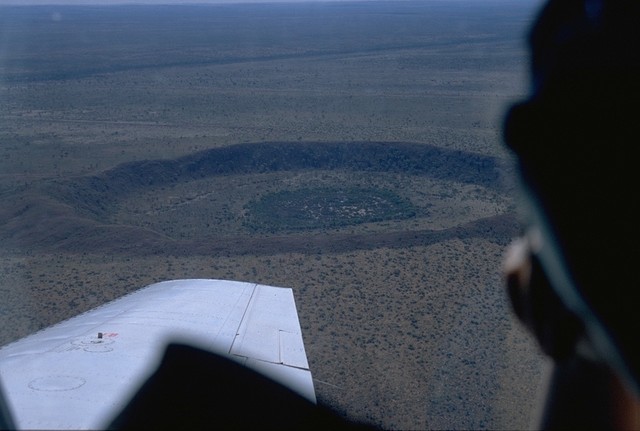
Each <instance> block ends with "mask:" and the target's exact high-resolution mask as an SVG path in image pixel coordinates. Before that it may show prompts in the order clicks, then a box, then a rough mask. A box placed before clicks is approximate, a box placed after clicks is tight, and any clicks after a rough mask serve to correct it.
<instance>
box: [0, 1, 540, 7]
mask: <svg viewBox="0 0 640 431" xmlns="http://www.w3.org/2000/svg"><path fill="white" fill-rule="evenodd" d="M380 1H388V2H408V1H416V0H0V6H44V5H52V6H53V5H56V6H109V5H161V4H162V5H189V4H234V3H237V4H239V3H335V2H380ZM418 1H428V2H462V1H469V2H484V3H526V2H529V3H532V4H536V3H542V2H543V0H418Z"/></svg>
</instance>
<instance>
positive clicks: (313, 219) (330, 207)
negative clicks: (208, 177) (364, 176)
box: [247, 187, 416, 232]
mask: <svg viewBox="0 0 640 431" xmlns="http://www.w3.org/2000/svg"><path fill="white" fill-rule="evenodd" d="M247 210H248V212H249V214H248V216H249V221H248V222H247V225H248V227H249V228H250V229H252V230H254V231H257V232H273V231H289V230H309V229H331V228H336V227H342V226H351V225H357V224H361V223H368V222H378V221H384V220H402V219H407V218H411V217H413V216H414V215H415V214H416V209H415V208H414V207H413V205H412V204H411V202H410V201H408V200H407V199H404V198H402V197H401V196H399V195H397V194H396V193H393V192H392V191H390V190H377V189H360V188H355V187H345V188H315V189H308V188H303V189H298V190H283V191H279V192H276V193H270V194H268V195H266V196H262V197H261V198H260V199H258V200H255V201H251V202H249V204H248V205H247Z"/></svg>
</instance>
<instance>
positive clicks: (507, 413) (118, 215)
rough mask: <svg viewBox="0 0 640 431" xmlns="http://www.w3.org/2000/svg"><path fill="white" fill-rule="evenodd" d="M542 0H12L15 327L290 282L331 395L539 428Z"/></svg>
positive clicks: (384, 419) (10, 286) (5, 327)
mask: <svg viewBox="0 0 640 431" xmlns="http://www.w3.org/2000/svg"><path fill="white" fill-rule="evenodd" d="M531 13H532V5H531V4H530V3H527V2H515V1H514V2H509V1H504V2H502V1H498V2H488V3H484V2H472V1H469V2H437V1H434V2H430V1H406V2H384V1H379V2H353V3H351V2H339V3H338V2H336V3H331V2H327V3H324V2H320V3H315V2H314V3H295V4H294V3H290V4H288V3H287V4H237V5H199V6H195V5H192V6H111V7H80V6H78V7H72V6H64V7H62V6H33V7H3V8H0V28H1V29H2V30H1V31H0V42H1V43H0V199H2V205H1V206H0V292H1V295H2V296H1V297H2V301H1V302H0V319H1V320H0V325H1V326H0V327H1V328H2V331H0V345H3V344H7V343H10V342H12V341H14V340H16V339H18V338H20V337H23V336H25V335H28V334H29V333H32V332H34V331H37V330H39V329H41V328H43V327H46V326H48V325H51V324H53V323H56V322H59V321H61V320H63V319H66V318H69V317H71V316H74V315H76V314H79V313H81V312H83V311H86V310H89V309H91V308H93V307H96V306H98V305H100V304H103V303H105V302H107V301H109V300H111V299H114V298H117V297H120V296H122V295H124V294H126V293H128V292H131V291H133V290H136V289H139V288H141V287H144V286H145V285H148V284H150V283H153V282H156V281H162V280H168V279H179V278H221V279H233V280H243V281H252V282H258V283H264V284H270V285H275V286H286V287H291V288H293V289H294V294H295V298H296V303H297V307H298V314H299V316H300V323H301V326H302V330H303V336H304V340H305V346H306V350H307V355H308V359H309V362H310V366H311V370H312V373H313V376H314V382H315V387H316V392H317V396H318V400H319V401H320V402H321V403H323V404H326V405H328V406H330V407H332V408H333V409H335V410H336V411H338V412H339V413H340V414H342V415H344V416H346V417H349V418H353V419H357V420H363V421H367V422H370V423H372V424H375V425H377V426H379V427H382V428H386V429H522V428H526V427H528V426H529V425H530V419H531V417H530V411H531V408H532V407H533V406H534V405H535V401H536V393H537V390H538V385H539V379H540V376H541V373H542V369H543V361H542V359H541V358H540V356H538V354H537V351H536V349H535V347H534V346H533V344H532V342H531V340H530V339H529V337H528V336H527V335H526V334H524V333H523V331H522V330H521V328H520V327H519V326H518V325H517V323H516V322H515V321H514V319H513V317H512V315H511V313H510V310H509V308H508V304H507V300H506V296H505V294H504V291H503V286H502V281H501V276H500V265H501V261H502V257H503V253H504V249H505V246H506V245H507V244H508V243H509V241H510V239H511V238H512V237H514V236H515V235H517V234H518V232H519V229H520V227H519V224H518V216H517V209H516V204H517V200H516V199H515V190H514V189H515V188H514V179H513V167H512V160H511V159H510V156H509V154H508V153H507V152H506V150H505V149H504V148H503V144H502V142H501V131H500V128H501V121H502V115H503V114H504V110H505V109H506V107H507V106H508V105H509V103H511V102H513V101H515V100H517V99H518V98H519V97H522V96H523V95H524V94H525V93H526V64H527V63H526V50H525V46H524V32H525V30H526V28H527V25H528V22H529V21H530V19H531Z"/></svg>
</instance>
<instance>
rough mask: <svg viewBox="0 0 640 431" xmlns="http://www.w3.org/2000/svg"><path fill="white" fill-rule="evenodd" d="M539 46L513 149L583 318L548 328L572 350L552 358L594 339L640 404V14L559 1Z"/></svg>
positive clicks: (534, 214) (511, 127) (532, 211)
mask: <svg viewBox="0 0 640 431" xmlns="http://www.w3.org/2000/svg"><path fill="white" fill-rule="evenodd" d="M529 44H530V52H531V57H530V59H531V65H530V66H531V68H530V73H531V95H530V97H529V98H528V99H527V100H526V101H524V102H522V103H519V104H517V105H515V106H513V107H512V108H511V109H510V111H509V112H508V114H507V118H506V123H505V142H506V143H507V145H508V146H509V147H510V148H511V149H512V150H513V152H514V153H515V154H516V156H517V162H518V166H519V170H520V174H521V178H522V180H523V181H522V183H523V189H524V191H525V193H524V194H525V196H526V197H527V198H526V199H525V200H526V202H528V207H527V209H526V211H525V215H526V217H527V218H528V220H527V222H528V223H529V224H530V226H531V229H532V230H533V231H535V232H536V235H537V236H538V237H539V238H538V240H537V245H536V246H535V247H534V248H536V249H535V250H534V252H535V253H534V254H535V259H536V262H537V263H536V265H538V266H539V267H540V270H541V271H542V272H543V273H544V277H545V278H546V279H547V280H548V284H549V286H550V287H551V290H552V291H553V292H552V294H553V295H557V297H558V298H559V300H560V303H561V304H562V306H563V307H565V308H566V311H567V315H569V316H571V317H570V318H566V319H564V318H557V317H556V320H558V321H557V322H556V323H555V324H554V325H551V326H553V327H551V328H547V330H552V331H556V333H563V334H564V338H563V339H562V337H557V338H561V341H560V343H559V344H563V345H562V346H560V347H558V348H555V347H553V348H550V349H549V348H547V349H546V350H551V352H549V351H548V353H551V355H552V356H555V357H556V359H561V357H562V356H566V355H567V354H573V353H574V351H575V350H576V349H577V344H578V343H579V341H580V338H581V337H584V339H587V340H588V344H589V345H590V348H591V349H592V351H593V352H592V353H593V354H594V356H596V357H597V358H599V360H602V361H604V362H606V363H607V364H608V365H609V366H610V367H611V368H612V369H613V370H615V372H616V373H617V374H618V375H619V376H620V378H621V380H623V381H624V383H625V384H626V385H627V386H628V387H629V388H630V390H631V391H632V392H635V395H636V396H639V394H640V348H637V346H636V339H637V335H636V332H635V327H636V322H637V318H636V315H637V311H636V302H635V299H634V298H635V291H636V290H637V289H638V288H640V281H639V280H640V279H639V278H638V272H637V270H636V268H635V266H636V264H635V260H636V257H637V256H640V253H638V251H637V247H638V245H639V244H640V217H638V216H637V208H638V207H639V205H638V204H639V203H640V193H638V190H637V189H638V186H639V185H640V180H639V178H640V172H639V171H638V167H637V166H638V163H639V162H638V161H637V160H638V158H637V156H636V154H637V151H636V147H637V146H638V144H640V2H637V1H623V0H618V1H606V0H552V1H549V2H548V3H547V4H546V6H545V7H544V8H543V9H542V11H541V13H540V15H539V16H538V19H537V21H536V24H535V25H534V28H533V29H532V31H531V34H530V39H529ZM515 302H518V301H517V300H516V301H515ZM516 311H518V310H516ZM520 314H521V313H520ZM563 321H566V322H569V321H574V323H575V324H569V325H568V326H563V324H562V322H563ZM583 328H584V330H583ZM563 331H564V332H563ZM534 332H535V331H534ZM537 335H539V334H537ZM538 338H540V336H538ZM542 344H544V343H542ZM544 347H545V346H544V345H543V348H544ZM547 347H548V346H547Z"/></svg>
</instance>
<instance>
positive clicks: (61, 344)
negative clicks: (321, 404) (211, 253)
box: [0, 280, 315, 429]
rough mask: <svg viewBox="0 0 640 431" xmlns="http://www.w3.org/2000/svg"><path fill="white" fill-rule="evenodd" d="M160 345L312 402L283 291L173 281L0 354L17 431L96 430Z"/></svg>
mask: <svg viewBox="0 0 640 431" xmlns="http://www.w3.org/2000/svg"><path fill="white" fill-rule="evenodd" d="M169 341H181V342H188V343H191V344H193V345H195V346H198V347H201V348H204V349H207V350H211V351H214V352H216V353H220V354H225V355H227V356H229V357H232V358H235V359H236V360H238V361H240V362H242V363H244V364H245V365H247V366H248V367H250V368H253V369H255V370H257V371H260V372H262V373H263V374H267V375H269V376H270V377H272V378H274V379H275V380H277V381H280V382H281V383H283V384H284V385H286V386H289V387H290V388H291V389H293V390H294V391H296V392H298V393H300V394H301V395H303V396H304V397H306V398H308V399H310V400H311V401H313V402H315V393H314V388H313V382H312V379H311V373H310V371H309V365H308V363H307V357H306V353H305V350H304V344H303V341H302V333H301V330H300V324H299V321H298V314H297V311H296V306H295V302H294V298H293V292H292V290H291V289H287V288H281V287H273V286H265V285H259V284H253V283H243V282H235V281H223V280H176V281H167V282H163V283H157V284H153V285H150V286H148V287H146V288H144V289H141V290H139V291H137V292H135V293H132V294H130V295H127V296H125V297H123V298H120V299H118V300H115V301H113V302H110V303H108V304H106V305H104V306H101V307H99V308H97V309H95V310H92V311H90V312H87V313H85V314H82V315H80V316H77V317H75V318H73V319H70V320H67V321H65V322H62V323H60V324H58V325H55V326H53V327H51V328H48V329H46V330H43V331H40V332H38V333H36V334H33V335H31V336H29V337H27V338H24V339H22V340H19V341H17V342H15V343H12V344H9V345H7V346H5V347H4V348H2V349H0V381H1V382H2V386H3V388H4V391H5V395H6V396H7V399H8V400H7V401H8V404H9V407H10V409H11V411H12V413H13V417H14V418H13V419H14V421H15V424H16V426H17V427H18V428H24V429H87V428H89V429H91V428H94V429H95V428H103V427H104V426H105V425H106V424H108V422H109V420H110V419H112V417H113V415H114V414H115V413H116V412H118V411H119V410H120V409H122V408H123V407H124V404H126V402H127V401H128V400H129V398H130V397H131V395H132V394H133V393H134V392H135V391H136V390H137V389H138V388H139V386H140V385H141V383H142V382H143V381H144V380H145V379H146V378H147V377H148V376H149V375H150V374H151V373H152V372H153V371H154V370H155V369H156V367H157V365H158V363H159V361H160V359H161V355H162V353H163V351H164V348H165V346H166V345H167V343H168V342H169Z"/></svg>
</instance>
